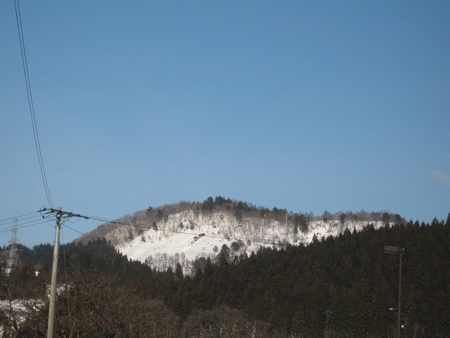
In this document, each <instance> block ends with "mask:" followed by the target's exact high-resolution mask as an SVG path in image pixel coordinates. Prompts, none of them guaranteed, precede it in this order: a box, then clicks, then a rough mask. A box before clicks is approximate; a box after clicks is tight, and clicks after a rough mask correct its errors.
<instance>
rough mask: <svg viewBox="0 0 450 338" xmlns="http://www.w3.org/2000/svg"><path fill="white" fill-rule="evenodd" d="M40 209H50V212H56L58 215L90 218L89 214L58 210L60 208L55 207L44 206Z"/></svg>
mask: <svg viewBox="0 0 450 338" xmlns="http://www.w3.org/2000/svg"><path fill="white" fill-rule="evenodd" d="M40 211H48V212H49V213H56V214H57V215H60V216H66V217H80V218H84V219H89V217H88V216H84V215H80V214H74V213H73V212H69V211H63V210H58V209H54V208H44V209H42V210H40Z"/></svg>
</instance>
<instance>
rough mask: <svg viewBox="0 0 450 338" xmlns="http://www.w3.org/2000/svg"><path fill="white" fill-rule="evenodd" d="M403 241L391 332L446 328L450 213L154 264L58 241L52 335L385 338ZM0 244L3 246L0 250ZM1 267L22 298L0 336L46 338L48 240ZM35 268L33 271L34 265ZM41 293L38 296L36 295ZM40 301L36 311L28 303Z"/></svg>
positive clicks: (417, 333) (101, 244) (8, 296)
mask: <svg viewBox="0 0 450 338" xmlns="http://www.w3.org/2000/svg"><path fill="white" fill-rule="evenodd" d="M385 245H394V246H399V247H401V248H404V250H405V252H404V255H403V269H402V272H403V283H402V286H403V292H402V312H401V317H402V327H403V329H402V336H405V337H449V336H450V315H449V313H450V214H449V218H448V219H447V220H446V221H438V220H436V219H435V220H433V221H432V222H431V224H424V223H422V224H419V223H418V222H415V223H414V222H409V223H405V224H398V225H394V226H392V227H388V226H386V227H383V228H381V229H379V230H375V229H374V227H372V226H368V227H366V228H365V229H364V230H363V231H361V232H353V233H351V232H350V231H346V232H344V233H343V234H342V235H340V236H338V237H336V238H333V237H329V238H318V239H316V240H314V242H313V243H311V244H309V245H307V246H304V245H300V246H287V247H286V248H285V249H280V250H276V249H267V248H266V249H261V250H259V251H258V252H257V253H252V254H251V255H241V256H240V257H235V258H233V259H232V260H230V259H229V258H227V257H226V256H224V255H219V257H218V258H217V260H216V261H214V262H212V261H211V260H209V259H208V260H204V259H203V260H199V261H198V262H196V264H197V267H198V270H197V273H196V274H195V275H193V276H190V275H185V274H183V271H182V270H181V267H180V266H177V268H175V269H173V270H172V269H168V270H167V271H164V272H157V271H154V270H152V269H151V268H149V267H148V266H146V265H144V264H142V263H139V262H135V261H132V260H128V258H127V257H125V256H122V255H121V254H119V253H117V252H116V251H115V249H114V248H113V247H112V246H111V245H109V244H108V243H107V242H106V241H104V240H97V241H92V242H90V243H88V244H86V245H82V244H67V245H63V246H61V257H60V260H59V265H60V266H59V271H60V273H59V277H58V280H59V283H60V285H61V286H62V287H61V291H60V293H59V296H58V299H57V311H56V312H57V313H56V322H55V334H57V336H59V337H211V336H212V337H250V336H254V337H362V336H368V337H393V336H395V335H396V319H397V312H396V310H397V294H398V293H397V292H398V273H399V270H398V269H399V262H398V261H399V259H398V256H395V255H387V254H384V253H383V247H384V246H385ZM4 249H5V250H7V248H4ZM20 249H21V251H20V260H19V263H18V266H17V267H16V269H15V270H13V271H12V273H11V274H10V275H9V276H6V275H5V274H2V275H1V277H0V278H1V279H2V280H1V286H0V298H1V299H3V301H4V302H6V303H8V301H11V300H13V299H24V300H27V302H26V305H25V306H26V308H27V309H28V310H27V312H26V313H27V320H26V321H25V322H22V323H21V322H20V320H19V318H16V317H15V316H14V315H13V314H12V313H8V311H3V313H2V314H1V317H0V319H1V324H2V326H3V330H4V332H5V334H9V335H10V336H20V337H41V336H45V332H46V325H47V322H46V320H47V319H46V318H47V313H48V297H46V292H47V291H46V290H47V287H46V285H47V283H48V282H49V280H50V273H51V261H52V247H51V246H50V245H39V246H35V247H34V248H32V249H29V248H26V247H23V246H22V247H20ZM36 270H38V271H40V273H39V275H36V274H35V271H36ZM39 299H41V301H38V300H39ZM39 309H40V310H39Z"/></svg>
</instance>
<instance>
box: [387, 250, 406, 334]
mask: <svg viewBox="0 0 450 338" xmlns="http://www.w3.org/2000/svg"><path fill="white" fill-rule="evenodd" d="M404 252H405V249H403V248H399V247H397V246H390V245H386V246H385V247H384V253H387V254H392V255H398V259H399V263H398V305H397V337H398V338H400V321H401V313H402V256H403V253H404Z"/></svg>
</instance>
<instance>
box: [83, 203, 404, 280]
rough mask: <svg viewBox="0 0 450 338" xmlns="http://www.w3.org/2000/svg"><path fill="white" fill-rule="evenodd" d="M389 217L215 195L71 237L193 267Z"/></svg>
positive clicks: (153, 262) (161, 264)
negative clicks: (293, 208)
mask: <svg viewBox="0 0 450 338" xmlns="http://www.w3.org/2000/svg"><path fill="white" fill-rule="evenodd" d="M390 219H397V220H400V221H401V218H399V216H398V215H395V216H394V215H391V214H389V213H386V212H384V213H382V212H377V213H366V212H360V213H356V214H353V213H349V212H347V213H336V214H334V215H333V214H330V213H328V212H325V213H324V215H322V216H321V217H316V216H314V215H313V214H302V213H300V214H299V213H288V212H287V211H286V210H285V209H278V208H273V209H272V210H269V209H267V208H264V207H255V206H253V205H252V204H250V203H247V202H242V201H236V200H231V199H226V198H223V197H220V196H219V197H216V198H215V199H213V198H212V197H209V198H207V199H206V200H205V201H204V202H203V203H198V202H180V203H177V204H171V205H165V206H161V207H158V208H152V207H149V208H148V209H147V210H142V211H138V212H136V213H134V214H133V215H131V216H130V215H128V216H125V217H122V218H121V219H119V220H117V221H114V222H111V223H107V224H103V225H101V226H100V227H98V228H97V229H95V230H94V231H92V232H90V233H89V234H87V235H86V236H84V237H82V238H79V239H78V240H77V241H81V242H87V241H89V240H90V239H93V238H105V239H106V240H107V241H109V242H111V244H112V245H113V246H114V247H115V248H116V249H117V250H118V251H119V252H121V253H122V254H124V255H126V256H128V257H129V258H130V259H133V260H138V261H141V262H146V263H147V264H149V265H150V266H152V267H153V268H155V269H157V270H160V271H163V270H166V269H167V268H168V267H175V266H176V265H177V264H180V265H181V267H182V268H183V271H185V272H192V273H194V272H195V270H196V268H197V266H196V265H195V264H194V262H195V261H196V260H199V259H202V258H211V259H212V260H214V259H215V258H216V257H217V256H218V255H225V256H226V258H233V257H234V256H237V255H240V254H243V253H247V254H249V253H251V252H255V251H257V250H258V249H260V248H261V247H272V248H282V247H286V246H287V245H301V244H303V245H306V244H309V243H311V242H312V241H313V240H314V239H321V238H322V237H325V238H326V237H328V236H337V235H339V234H341V233H343V232H344V231H351V232H353V231H361V230H362V229H364V228H365V227H366V226H368V225H369V224H371V225H373V226H374V227H375V228H376V229H378V228H380V227H382V226H384V225H385V224H386V223H388V222H389V220H390ZM382 220H383V221H382Z"/></svg>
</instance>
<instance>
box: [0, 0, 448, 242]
mask: <svg viewBox="0 0 450 338" xmlns="http://www.w3.org/2000/svg"><path fill="white" fill-rule="evenodd" d="M20 8H21V14H22V25H23V31H24V36H25V45H26V51H27V58H28V67H29V73H30V80H31V85H32V94H33V98H34V108H35V114H36V120H37V125H38V130H39V137H40V144H41V151H42V154H43V160H44V165H45V170H46V174H47V179H48V184H49V189H50V193H51V198H52V200H53V203H54V207H56V206H62V208H63V210H67V211H72V212H75V213H80V214H85V215H94V216H100V217H105V218H109V219H115V218H118V217H121V216H123V215H126V214H131V213H133V212H135V211H137V210H142V209H145V208H147V207H148V206H154V207H156V206H160V205H164V204H170V203H176V202H179V201H183V200H186V201H203V200H204V199H206V198H207V197H208V196H213V197H214V196H218V195H220V196H224V197H229V198H233V199H237V200H243V201H248V202H251V203H253V204H255V205H256V206H265V207H268V208H273V207H278V208H285V209H287V210H289V211H293V212H313V213H314V214H316V215H321V214H322V213H323V212H324V211H325V210H327V211H330V212H338V211H360V210H362V209H364V210H366V211H380V210H388V211H390V212H393V213H399V214H400V215H402V216H403V217H405V218H406V219H408V220H409V219H412V220H419V221H425V222H431V220H432V219H433V218H434V217H437V218H438V219H445V218H446V217H447V214H448V213H449V212H450V132H449V131H450V95H449V93H450V41H449V36H450V20H449V13H450V2H448V1H398V2H392V1H370V2H369V1H339V2H337V1H239V2H238V1H164V2H163V1H133V2H130V1H96V2H92V1H61V2H36V1H30V0H23V1H21V2H20ZM15 20H16V19H15V12H14V2H13V1H12V0H11V1H2V2H0V32H1V34H0V50H1V53H0V158H1V160H2V165H1V166H0V177H1V178H0V183H1V186H0V203H1V207H0V220H5V219H9V218H13V217H15V216H20V215H24V214H28V213H30V212H34V211H37V210H39V209H40V208H41V207H48V206H49V205H48V202H47V199H46V196H45V192H44V188H43V184H42V180H41V175H40V171H39V164H38V160H37V155H36V150H35V145H34V140H33V133H32V125H31V119H30V113H29V110H28V103H27V96H26V89H25V81H24V76H23V69H22V63H21V58H20V47H19V42H18V33H17V26H16V21H15ZM23 218H24V217H22V218H19V221H18V223H19V224H18V225H19V231H18V233H17V237H18V239H19V240H21V243H23V244H25V245H27V246H32V245H35V244H38V243H51V242H52V241H53V230H54V224H53V222H50V221H48V222H44V223H39V224H35V225H33V224H31V226H26V225H27V224H26V223H25V220H24V219H23ZM72 222H74V223H68V225H69V226H70V227H71V228H72V229H76V230H77V231H80V232H87V231H90V230H92V229H93V228H95V227H96V226H98V225H99V224H100V222H95V221H85V220H79V221H78V222H75V220H74V219H73V220H72ZM22 226H23V227H22ZM10 227H11V221H4V222H3V223H0V231H2V232H0V234H1V235H0V239H1V240H0V245H7V244H8V241H9V240H10V238H11V232H10V231H9V229H10ZM78 236H79V233H77V232H75V231H73V230H71V229H70V228H66V227H64V228H63V234H62V240H63V242H64V241H65V242H68V241H71V240H73V239H74V238H76V237H78Z"/></svg>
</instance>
